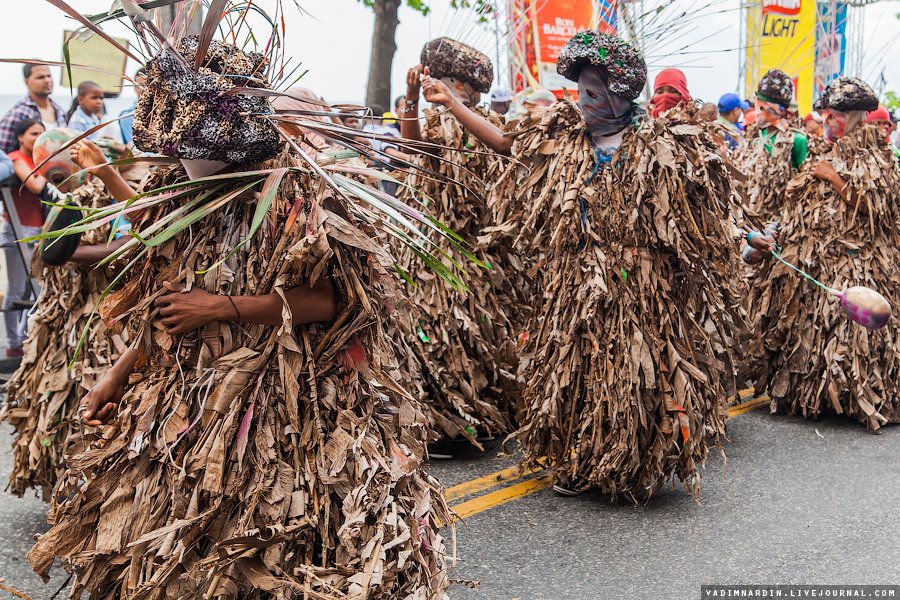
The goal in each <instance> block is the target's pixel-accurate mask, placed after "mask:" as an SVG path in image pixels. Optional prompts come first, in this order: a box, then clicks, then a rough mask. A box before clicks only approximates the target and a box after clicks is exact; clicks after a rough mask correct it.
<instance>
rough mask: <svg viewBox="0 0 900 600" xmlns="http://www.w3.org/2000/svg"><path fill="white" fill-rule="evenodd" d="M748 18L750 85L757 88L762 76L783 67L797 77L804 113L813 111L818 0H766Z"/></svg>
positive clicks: (797, 97)
mask: <svg viewBox="0 0 900 600" xmlns="http://www.w3.org/2000/svg"><path fill="white" fill-rule="evenodd" d="M748 12H749V14H748V19H747V24H748V32H747V41H748V44H747V53H748V67H749V68H748V69H747V88H748V89H749V90H752V91H755V90H756V86H757V84H758V83H759V78H760V76H762V75H763V74H765V73H766V72H767V71H769V70H770V69H781V70H782V71H784V72H785V73H787V75H788V76H789V77H790V78H791V79H793V80H794V94H795V96H796V100H797V102H798V103H799V105H800V113H801V114H806V113H808V112H810V111H811V110H812V98H813V76H814V63H815V42H816V2H815V0H762V2H761V6H760V5H759V4H757V7H756V9H755V10H753V9H750V10H749V11H748Z"/></svg>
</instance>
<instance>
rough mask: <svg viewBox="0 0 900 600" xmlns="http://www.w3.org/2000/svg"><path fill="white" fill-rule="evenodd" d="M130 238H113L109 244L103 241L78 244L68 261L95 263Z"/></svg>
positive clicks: (83, 263) (86, 263)
mask: <svg viewBox="0 0 900 600" xmlns="http://www.w3.org/2000/svg"><path fill="white" fill-rule="evenodd" d="M130 239H131V238H130V237H126V236H123V237H120V238H119V239H117V240H113V241H112V243H110V244H105V243H103V244H92V245H90V246H78V248H77V249H76V250H75V254H73V255H72V258H70V259H69V262H73V263H78V264H81V265H95V264H97V263H98V262H100V261H101V260H103V259H104V258H106V257H107V256H109V255H110V254H112V253H113V252H115V251H116V250H118V249H119V248H121V247H122V246H124V245H125V244H126V243H128V240H130Z"/></svg>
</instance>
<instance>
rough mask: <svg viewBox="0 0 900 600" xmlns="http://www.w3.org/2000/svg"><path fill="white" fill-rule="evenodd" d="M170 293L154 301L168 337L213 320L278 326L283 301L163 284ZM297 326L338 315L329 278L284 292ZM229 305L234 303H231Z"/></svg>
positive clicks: (292, 318)
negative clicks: (226, 294) (225, 294)
mask: <svg viewBox="0 0 900 600" xmlns="http://www.w3.org/2000/svg"><path fill="white" fill-rule="evenodd" d="M163 285H164V286H165V287H166V289H167V290H169V291H170V292H173V293H171V294H166V295H165V296H162V297H160V298H157V300H156V305H157V306H158V307H160V308H159V314H160V317H162V319H161V321H160V322H161V323H162V324H163V325H165V326H166V327H167V328H168V331H169V333H170V334H173V335H174V334H179V333H184V332H186V331H190V330H192V329H197V328H199V327H203V326H205V325H206V324H207V323H211V322H213V321H240V322H241V323H255V324H258V325H273V326H274V325H281V323H282V318H281V310H282V307H283V306H284V302H283V301H282V300H281V296H279V295H278V294H265V295H263V296H217V295H215V294H210V293H209V292H205V291H203V290H201V289H199V288H194V289H192V290H191V291H190V292H186V293H183V292H182V291H181V290H183V289H184V286H183V285H181V284H173V283H169V282H168V281H166V282H163ZM284 295H285V298H286V299H287V303H288V306H289V307H290V309H291V321H292V323H293V324H294V325H295V326H296V325H300V324H304V323H317V322H327V321H331V320H332V319H334V317H335V313H336V312H337V294H336V292H335V289H334V284H333V283H332V281H331V280H330V279H326V278H320V279H319V280H318V281H316V283H315V285H312V286H306V285H304V286H298V287H295V288H292V289H289V290H286V291H285V292H284ZM232 302H233V303H234V304H232Z"/></svg>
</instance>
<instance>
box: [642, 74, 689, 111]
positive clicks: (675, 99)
mask: <svg viewBox="0 0 900 600" xmlns="http://www.w3.org/2000/svg"><path fill="white" fill-rule="evenodd" d="M663 86H669V87H673V88H675V89H676V90H678V93H677V94H673V93H671V92H664V93H661V94H660V93H656V92H657V91H658V90H659V89H660V88H661V87H663ZM653 92H654V94H653V97H652V98H651V99H650V104H651V106H652V107H653V108H652V110H651V111H650V116H652V117H653V118H654V119H656V118H659V116H660V115H661V114H663V113H664V112H666V111H667V110H669V109H672V108H675V107H676V106H678V105H679V104H682V105H686V104H687V103H688V102H690V101H691V94H690V93H689V92H688V89H687V79H686V78H685V76H684V73H682V72H681V71H679V70H678V69H663V70H662V71H660V72H659V75H657V76H656V81H655V82H654V84H653Z"/></svg>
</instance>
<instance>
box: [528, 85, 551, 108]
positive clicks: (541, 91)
mask: <svg viewBox="0 0 900 600" xmlns="http://www.w3.org/2000/svg"><path fill="white" fill-rule="evenodd" d="M525 101H526V102H533V103H535V104H537V105H538V106H543V107H547V106H553V105H554V104H556V96H555V95H554V94H553V92H551V91H550V90H548V89H547V88H538V89H536V90H534V91H533V92H530V93H528V95H526V96H525Z"/></svg>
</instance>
